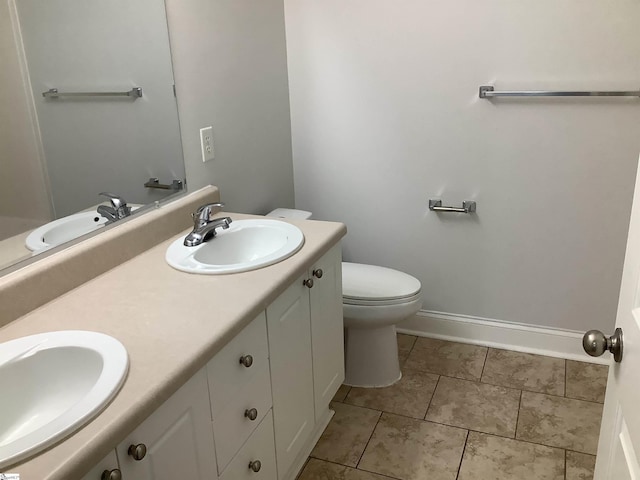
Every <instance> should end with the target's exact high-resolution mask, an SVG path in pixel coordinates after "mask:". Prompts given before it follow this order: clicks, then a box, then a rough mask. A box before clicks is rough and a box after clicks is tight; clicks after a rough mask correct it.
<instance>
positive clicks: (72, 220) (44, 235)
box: [25, 211, 107, 252]
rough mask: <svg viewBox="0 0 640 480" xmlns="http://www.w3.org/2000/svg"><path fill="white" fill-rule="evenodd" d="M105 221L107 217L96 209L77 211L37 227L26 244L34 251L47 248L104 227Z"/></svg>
mask: <svg viewBox="0 0 640 480" xmlns="http://www.w3.org/2000/svg"><path fill="white" fill-rule="evenodd" d="M105 223H107V219H106V218H104V217H102V216H100V215H99V214H98V213H97V212H95V211H88V212H80V213H75V214H73V215H69V216H68V217H63V218H59V219H58V220H54V221H53V222H49V223H47V224H46V225H43V226H41V227H38V228H36V229H35V230H34V231H33V232H31V233H30V234H29V235H28V236H27V238H26V240H25V245H26V247H27V248H28V249H29V250H31V251H33V252H37V251H39V250H46V249H47V248H52V247H55V246H57V245H60V244H61V243H65V242H68V241H70V240H73V239H74V238H78V237H79V236H81V235H85V234H87V233H89V232H93V231H94V230H97V229H98V228H101V227H104V224H105Z"/></svg>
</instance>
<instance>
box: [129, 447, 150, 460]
mask: <svg viewBox="0 0 640 480" xmlns="http://www.w3.org/2000/svg"><path fill="white" fill-rule="evenodd" d="M127 453H128V454H129V456H130V457H133V459H134V460H135V461H136V462H139V461H140V460H142V459H143V458H144V457H145V456H146V455H147V446H146V445H145V444H144V443H139V444H137V445H129V449H128V450H127Z"/></svg>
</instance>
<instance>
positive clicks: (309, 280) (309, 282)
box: [302, 278, 313, 288]
mask: <svg viewBox="0 0 640 480" xmlns="http://www.w3.org/2000/svg"><path fill="white" fill-rule="evenodd" d="M302 284H303V285H304V286H305V287H307V288H313V278H307V279H306V280H303V281H302Z"/></svg>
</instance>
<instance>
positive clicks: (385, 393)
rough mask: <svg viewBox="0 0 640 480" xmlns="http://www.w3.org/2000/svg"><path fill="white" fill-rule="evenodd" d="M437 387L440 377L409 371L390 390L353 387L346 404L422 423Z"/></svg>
mask: <svg viewBox="0 0 640 480" xmlns="http://www.w3.org/2000/svg"><path fill="white" fill-rule="evenodd" d="M437 383H438V375H435V374H433V373H426V372H418V371H417V370H409V369H406V368H405V369H403V372H402V378H401V379H400V381H399V382H397V383H395V384H393V385H392V386H390V387H385V388H357V387H353V388H352V389H351V391H350V392H349V395H347V398H346V399H345V403H349V404H351V405H358V406H361V407H368V408H373V409H376V410H384V411H385V412H391V413H397V414H398V415H406V416H408V417H414V418H419V419H421V420H422V419H423V418H424V415H425V413H426V412H427V407H428V406H429V401H430V400H431V396H432V395H433V391H434V390H435V388H436V384H437ZM514 427H515V424H514Z"/></svg>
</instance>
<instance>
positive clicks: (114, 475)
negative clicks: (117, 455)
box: [100, 468, 122, 480]
mask: <svg viewBox="0 0 640 480" xmlns="http://www.w3.org/2000/svg"><path fill="white" fill-rule="evenodd" d="M100 480H122V472H121V471H120V470H118V469H117V468H114V469H113V470H105V471H104V472H102V475H100Z"/></svg>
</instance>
